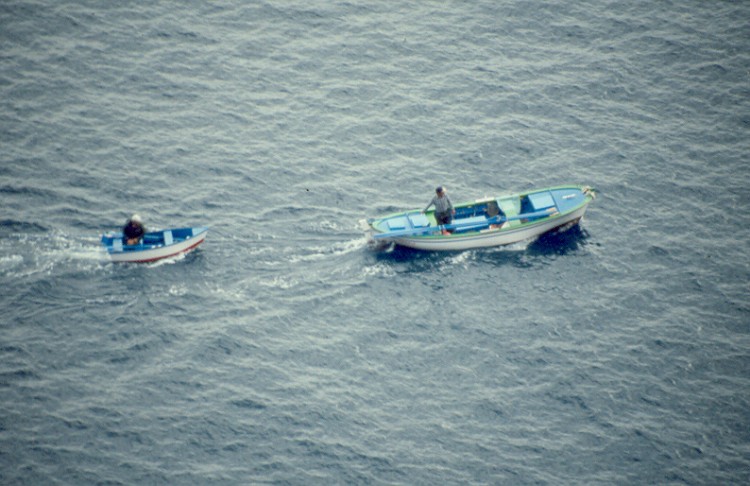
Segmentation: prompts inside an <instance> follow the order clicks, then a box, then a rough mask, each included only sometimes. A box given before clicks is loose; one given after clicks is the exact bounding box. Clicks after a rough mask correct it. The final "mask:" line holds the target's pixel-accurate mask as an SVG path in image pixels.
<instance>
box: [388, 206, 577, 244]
mask: <svg viewBox="0 0 750 486" xmlns="http://www.w3.org/2000/svg"><path fill="white" fill-rule="evenodd" d="M587 206H588V205H584V206H582V207H580V208H579V209H577V210H575V211H572V212H570V213H568V214H565V215H561V216H556V217H555V216H553V217H551V218H549V219H545V220H544V221H541V222H539V223H538V224H532V225H524V226H523V227H519V228H501V229H493V230H487V231H484V232H481V233H479V234H471V235H461V234H458V235H446V236H432V237H428V236H412V237H403V238H394V239H393V241H395V242H396V243H397V244H399V245H402V246H406V247H409V248H414V249H417V250H428V251H436V250H469V249H472V248H483V247H489V246H501V245H510V244H513V243H518V242H519V241H524V240H528V239H530V238H534V237H536V236H539V235H542V234H544V233H546V232H548V231H551V230H553V229H555V228H558V227H560V226H563V225H566V224H568V223H571V222H573V221H576V220H578V219H580V218H582V217H583V214H584V213H585V212H586V208H587Z"/></svg>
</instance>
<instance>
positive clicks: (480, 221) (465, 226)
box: [453, 216, 490, 232]
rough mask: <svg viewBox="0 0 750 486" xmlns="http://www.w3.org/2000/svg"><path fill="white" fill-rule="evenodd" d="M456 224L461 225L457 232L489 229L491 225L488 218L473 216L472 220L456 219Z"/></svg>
mask: <svg viewBox="0 0 750 486" xmlns="http://www.w3.org/2000/svg"><path fill="white" fill-rule="evenodd" d="M453 223H454V224H457V225H461V226H460V227H458V228H456V231H457V232H464V231H473V230H476V229H481V228H487V227H488V226H489V225H490V224H489V222H488V221H487V217H486V216H473V217H471V218H461V219H454V220H453Z"/></svg>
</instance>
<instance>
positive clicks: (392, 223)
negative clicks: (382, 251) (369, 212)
mask: <svg viewBox="0 0 750 486" xmlns="http://www.w3.org/2000/svg"><path fill="white" fill-rule="evenodd" d="M388 229H389V230H391V231H394V230H402V229H406V218H404V217H400V218H393V219H389V220H388Z"/></svg>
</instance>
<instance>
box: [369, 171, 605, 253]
mask: <svg viewBox="0 0 750 486" xmlns="http://www.w3.org/2000/svg"><path fill="white" fill-rule="evenodd" d="M595 196H596V192H595V190H594V189H592V188H591V187H588V186H578V185H567V186H557V187H551V188H547V189H538V190H533V191H528V192H524V193H520V194H512V195H507V196H499V197H490V198H483V199H477V200H475V201H470V202H464V203H461V204H457V205H455V206H454V209H455V210H456V214H455V216H454V217H453V221H452V222H451V224H447V225H438V224H437V222H436V220H435V212H434V210H431V211H427V212H425V213H422V212H421V211H420V210H418V209H417V210H411V211H405V212H401V213H395V214H390V215H388V216H384V217H382V218H377V219H370V220H368V221H367V223H368V224H369V225H370V228H371V231H372V238H373V239H375V240H381V241H391V242H395V243H396V244H398V245H402V246H406V247H409V248H415V249H418V250H467V249H471V248H481V247H489V246H499V245H509V244H512V243H517V242H519V241H524V240H528V239H530V238H534V237H537V236H539V235H541V234H544V233H546V232H548V231H552V230H554V229H556V228H560V227H562V226H566V225H573V224H575V223H577V222H578V221H579V220H580V219H581V218H582V217H583V215H584V213H585V212H586V208H587V207H588V205H589V203H590V202H591V201H593V200H594V197H595Z"/></svg>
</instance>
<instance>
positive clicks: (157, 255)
mask: <svg viewBox="0 0 750 486" xmlns="http://www.w3.org/2000/svg"><path fill="white" fill-rule="evenodd" d="M207 234H208V232H207V231H204V232H202V233H199V234H197V235H196V236H194V237H193V238H190V239H188V240H184V241H180V242H178V243H174V244H172V245H165V246H161V247H159V248H152V249H148V250H141V251H123V252H115V253H110V254H109V256H110V258H111V260H112V261H113V262H131V263H145V262H153V261H156V260H161V259H163V258H169V257H173V256H176V255H179V254H181V253H187V252H189V251H190V250H192V249H193V248H195V247H196V246H198V245H200V244H201V243H203V240H205V239H206V235H207Z"/></svg>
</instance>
